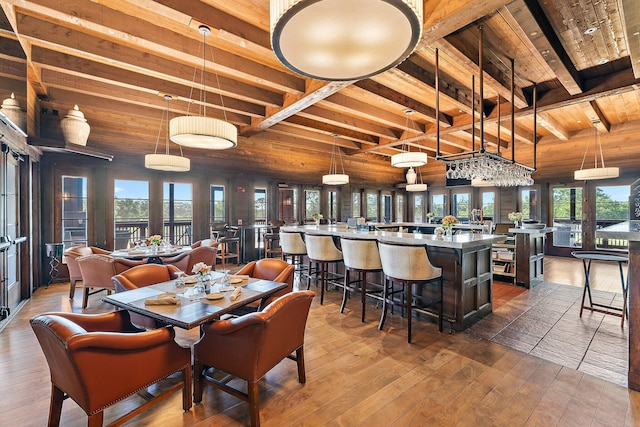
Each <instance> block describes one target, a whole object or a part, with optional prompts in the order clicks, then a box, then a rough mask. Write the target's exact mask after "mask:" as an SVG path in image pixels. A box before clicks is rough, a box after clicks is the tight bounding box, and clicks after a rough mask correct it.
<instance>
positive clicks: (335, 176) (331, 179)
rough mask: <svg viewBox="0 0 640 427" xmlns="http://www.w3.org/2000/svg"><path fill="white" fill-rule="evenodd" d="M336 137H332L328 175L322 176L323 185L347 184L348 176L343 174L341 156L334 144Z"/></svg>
mask: <svg viewBox="0 0 640 427" xmlns="http://www.w3.org/2000/svg"><path fill="white" fill-rule="evenodd" d="M337 137H338V135H333V148H332V149H331V163H330V164H329V173H328V174H327V175H322V183H323V184H325V185H343V184H348V183H349V175H347V174H345V173H344V165H343V164H342V154H341V152H340V149H339V148H338V144H337V143H336V138H337ZM336 157H338V158H339V160H340V169H341V171H342V173H338V161H337V160H336Z"/></svg>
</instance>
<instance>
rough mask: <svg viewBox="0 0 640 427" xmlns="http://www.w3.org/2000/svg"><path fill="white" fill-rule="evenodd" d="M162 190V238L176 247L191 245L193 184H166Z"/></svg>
mask: <svg viewBox="0 0 640 427" xmlns="http://www.w3.org/2000/svg"><path fill="white" fill-rule="evenodd" d="M162 190H163V191H162V192H163V196H162V221H163V224H164V227H163V228H164V230H163V232H162V237H163V238H164V239H167V238H168V239H169V241H170V242H171V243H173V244H174V245H190V244H191V243H192V242H191V221H192V218H193V202H192V197H191V194H192V192H191V184H179V183H174V182H165V183H164V184H163V186H162ZM153 234H156V233H153ZM157 234H160V233H157Z"/></svg>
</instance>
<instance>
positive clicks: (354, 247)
mask: <svg viewBox="0 0 640 427" xmlns="http://www.w3.org/2000/svg"><path fill="white" fill-rule="evenodd" d="M340 246H341V247H342V256H343V258H344V294H343V296H342V306H341V307H340V313H343V312H344V308H345V306H346V305H347V298H348V296H349V292H351V291H357V292H360V296H361V300H362V321H363V322H364V318H365V307H366V302H367V296H375V297H378V298H379V297H380V293H381V292H382V286H380V285H373V286H372V287H371V288H370V289H369V290H367V287H368V286H369V285H370V284H367V273H377V272H380V271H382V262H381V261H380V254H379V252H378V244H377V242H376V241H375V240H365V239H350V238H344V237H342V238H340ZM351 273H356V275H357V278H356V280H350V276H351Z"/></svg>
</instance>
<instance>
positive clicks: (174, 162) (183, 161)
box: [144, 95, 191, 172]
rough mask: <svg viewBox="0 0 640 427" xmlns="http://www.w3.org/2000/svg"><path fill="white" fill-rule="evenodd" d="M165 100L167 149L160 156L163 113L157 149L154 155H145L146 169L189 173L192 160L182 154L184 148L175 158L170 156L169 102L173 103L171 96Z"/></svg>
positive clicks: (166, 96)
mask: <svg viewBox="0 0 640 427" xmlns="http://www.w3.org/2000/svg"><path fill="white" fill-rule="evenodd" d="M164 99H165V100H166V101H167V119H166V123H167V130H166V136H165V149H164V154H162V153H160V154H158V145H159V144H160V133H161V132H162V123H163V122H164V121H165V119H164V112H163V113H162V119H161V120H160V129H159V130H158V137H157V138H156V149H155V152H154V153H153V154H145V156H144V167H145V168H147V169H155V170H160V171H167V172H187V171H188V170H189V169H191V160H189V159H188V158H187V157H184V155H183V154H182V147H180V155H179V156H175V155H173V154H169V129H168V127H169V102H170V101H171V99H172V98H171V96H170V95H165V96H164Z"/></svg>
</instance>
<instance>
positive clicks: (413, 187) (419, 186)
mask: <svg viewBox="0 0 640 427" xmlns="http://www.w3.org/2000/svg"><path fill="white" fill-rule="evenodd" d="M406 190H407V191H412V192H415V191H427V184H407V187H406Z"/></svg>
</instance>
